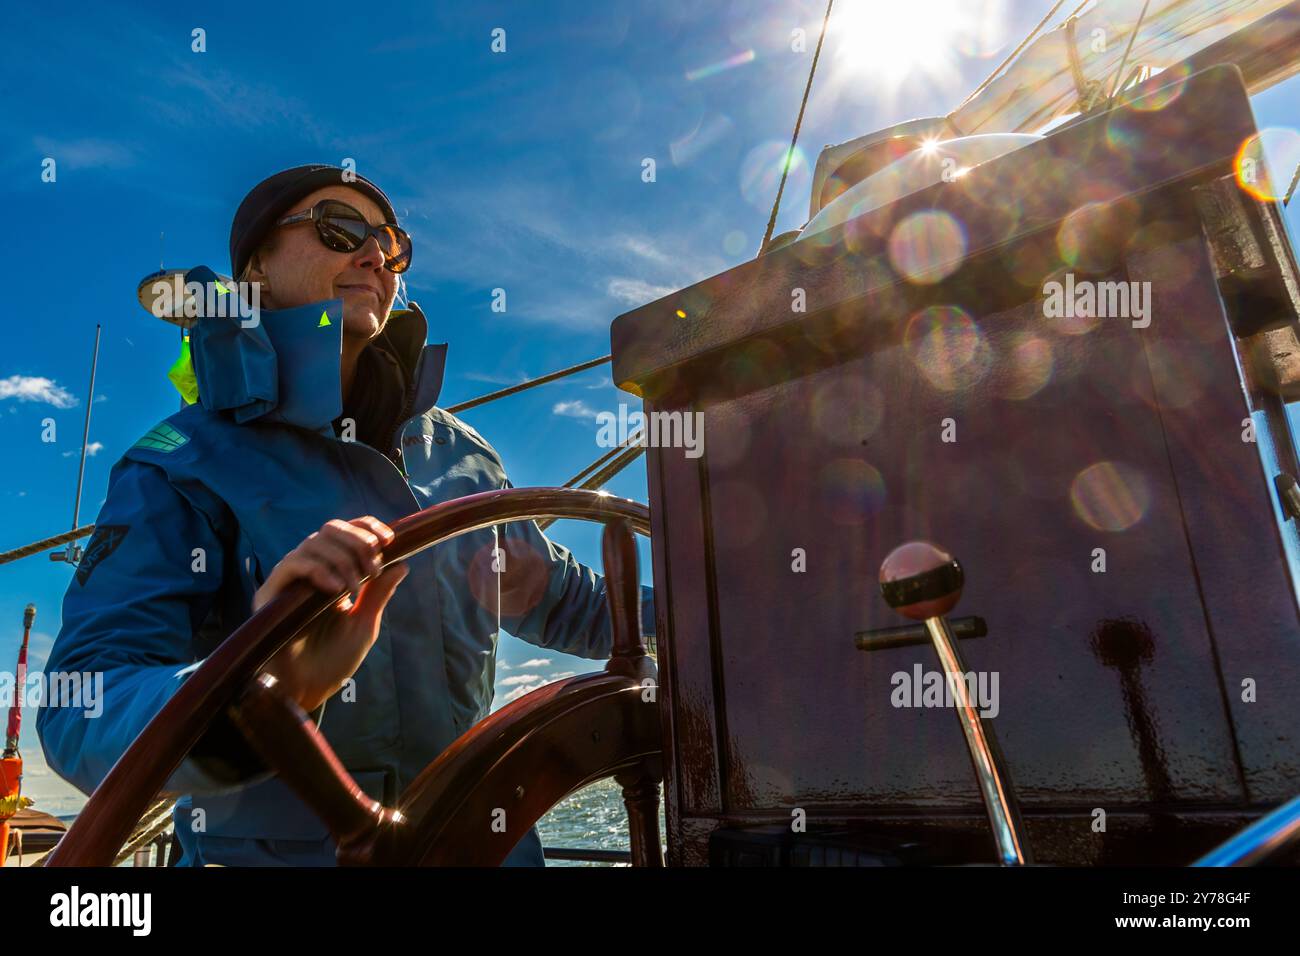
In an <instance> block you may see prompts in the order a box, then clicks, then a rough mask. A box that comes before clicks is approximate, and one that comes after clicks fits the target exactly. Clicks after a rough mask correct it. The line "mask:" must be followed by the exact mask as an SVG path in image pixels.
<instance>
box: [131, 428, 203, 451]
mask: <svg viewBox="0 0 1300 956" xmlns="http://www.w3.org/2000/svg"><path fill="white" fill-rule="evenodd" d="M189 440H190V436H189V435H186V434H185V433H184V432H182V431H181V430H180V429H178V428H176V427H175V426H173V425H168V424H167V423H166V422H159V423H158V424H157V425H155V426H154V427H153V428H151V429H149V431H147V432H145V435H144V437H143V438H141V439H140V440H139V441H138V442H136V443H135V444H134V445H132V446H131V447H132V448H148V449H149V450H151V451H162V452H168V451H175V450H176V449H177V448H180V447H181V445H184V444H185V443H186V442H187V441H189Z"/></svg>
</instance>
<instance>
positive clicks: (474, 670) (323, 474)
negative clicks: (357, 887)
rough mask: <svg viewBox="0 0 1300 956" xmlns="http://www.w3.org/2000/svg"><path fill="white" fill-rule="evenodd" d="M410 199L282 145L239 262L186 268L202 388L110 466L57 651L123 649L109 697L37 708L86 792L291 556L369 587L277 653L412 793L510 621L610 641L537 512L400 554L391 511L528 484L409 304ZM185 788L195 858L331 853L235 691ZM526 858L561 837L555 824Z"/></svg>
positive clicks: (560, 641)
mask: <svg viewBox="0 0 1300 956" xmlns="http://www.w3.org/2000/svg"><path fill="white" fill-rule="evenodd" d="M396 220H397V215H396V213H395V212H394V210H393V207H392V204H391V203H390V202H389V200H388V198H387V197H386V196H385V195H384V193H383V192H382V191H381V190H380V189H379V188H378V187H377V186H375V185H374V184H373V183H371V182H369V181H368V180H366V179H365V178H363V177H361V176H358V175H356V174H355V173H353V172H351V171H345V170H343V169H340V168H338V167H333V166H323V165H318V166H302V167H297V168H294V169H289V170H285V171H283V172H280V173H277V174H276V175H274V176H271V177H270V178H269V179H266V180H264V181H263V182H261V183H260V184H258V185H257V186H256V187H254V188H253V190H252V191H251V192H250V193H249V194H248V195H247V197H245V199H244V201H243V202H242V203H241V205H240V206H239V209H238V211H237V212H236V214H235V218H234V223H233V226H232V228H231V233H230V257H231V266H232V269H231V275H233V276H236V277H237V278H238V280H239V281H238V284H237V285H236V287H235V288H234V289H227V288H226V287H225V285H224V284H223V283H221V282H219V281H218V280H217V277H216V276H215V275H214V274H213V273H211V272H209V271H208V270H205V269H204V270H195V271H194V272H192V273H191V274H190V275H189V276H188V278H189V279H191V280H193V281H198V282H200V283H202V284H203V289H202V290H201V291H203V292H206V293H207V294H206V295H199V296H196V297H195V299H196V301H198V302H199V303H200V305H199V306H198V307H199V309H200V312H201V315H200V317H199V318H198V321H197V322H196V323H195V324H194V326H193V328H192V331H191V335H190V337H189V348H188V357H189V360H188V362H187V361H186V360H185V354H184V353H183V356H182V361H181V362H180V363H178V366H177V367H176V368H175V369H173V372H172V378H173V381H174V382H176V384H177V386H178V388H179V389H180V390H181V391H182V394H183V395H184V396H185V397H186V399H187V404H186V405H185V406H184V407H183V408H182V410H181V411H179V412H177V413H176V414H174V415H171V416H170V417H168V418H167V419H165V420H163V421H161V422H159V423H158V424H157V425H155V426H154V427H153V428H152V429H150V430H149V432H148V433H147V434H146V435H144V437H142V438H141V439H140V440H139V441H138V442H136V444H135V445H134V446H132V447H131V448H130V449H129V450H128V451H127V453H126V454H125V455H124V456H123V457H122V459H121V460H120V461H118V462H117V464H116V465H115V466H114V468H113V471H112V474H111V477H110V481H109V490H108V496H107V498H106V500H105V502H104V504H103V507H102V508H101V510H100V512H99V515H98V518H97V519H96V522H95V525H96V529H95V534H94V536H93V537H92V539H91V541H90V542H89V544H88V545H87V548H86V553H85V559H84V560H83V561H82V562H81V565H80V567H79V568H78V570H77V573H76V576H75V578H74V580H73V582H72V583H71V584H70V585H69V588H68V591H67V594H66V596H65V598H64V604H63V624H62V629H61V630H60V632H59V635H58V638H57V640H56V641H55V644H54V648H53V650H52V652H51V654H50V657H49V662H48V666H47V670H48V671H49V672H50V673H51V674H58V673H68V674H92V675H100V674H102V687H103V691H102V695H101V699H99V700H97V701H95V702H93V704H94V712H93V714H92V712H91V711H88V710H87V709H86V708H80V709H74V708H71V707H57V706H47V707H42V708H41V710H40V713H39V716H38V719H37V728H38V732H39V734H40V738H41V742H42V745H43V747H44V749H45V753H46V756H47V758H48V760H49V762H50V765H51V766H52V767H53V768H54V769H55V770H56V771H57V772H58V773H60V774H61V775H63V776H64V777H65V778H67V779H68V780H70V781H72V782H73V783H74V784H75V785H76V786H78V787H79V788H80V789H82V790H84V791H86V792H87V793H89V792H91V791H92V790H94V789H95V787H96V786H97V785H98V784H99V782H100V781H101V780H102V779H103V778H104V777H105V775H106V774H107V773H108V771H109V769H110V768H111V767H112V766H113V764H114V763H115V762H116V761H117V759H118V758H119V757H120V756H121V755H122V754H123V752H124V751H125V750H126V749H127V747H128V746H129V745H130V744H131V742H132V741H133V740H134V739H135V738H136V736H137V735H138V734H139V733H140V731H141V730H142V728H144V727H145V726H146V725H147V724H148V723H149V721H150V720H151V719H152V718H153V717H154V716H155V715H156V714H157V713H158V712H159V710H160V709H161V708H162V707H163V705H164V704H165V703H166V702H167V701H168V700H169V699H170V698H171V697H172V696H173V695H174V694H175V693H176V691H177V689H178V688H179V687H180V686H181V685H182V684H183V683H184V681H185V680H186V679H187V677H188V676H189V675H191V674H192V673H194V671H195V669H196V668H197V667H198V666H199V665H200V664H201V662H202V661H203V659H204V658H205V657H206V656H207V655H208V654H210V653H211V652H212V651H213V650H214V649H215V648H216V647H217V646H218V645H219V644H220V643H221V641H222V640H223V639H224V638H225V637H227V636H228V635H229V634H230V633H231V632H232V631H234V630H235V628H237V627H238V626H239V625H240V624H242V623H243V622H244V621H245V620H246V619H247V618H248V616H249V614H250V612H252V611H255V610H257V609H258V608H260V607H262V606H263V605H265V604H266V603H267V602H268V601H270V600H271V599H272V598H273V597H275V596H276V595H277V594H280V593H282V592H283V591H284V589H285V588H286V587H287V586H289V585H290V584H291V583H293V582H298V581H306V582H309V583H310V584H311V585H313V586H314V587H316V588H318V589H319V590H321V591H324V592H327V593H330V594H335V593H338V592H339V590H340V589H341V588H345V587H346V588H347V589H348V591H349V593H351V592H353V591H355V592H356V593H355V596H354V597H344V598H343V599H342V600H340V601H339V602H338V603H337V604H336V605H335V606H334V607H333V608H332V609H331V610H330V611H329V612H328V613H327V614H326V615H324V616H323V617H322V618H320V619H318V621H317V622H316V623H315V624H313V626H312V627H311V629H310V630H309V632H307V633H305V634H304V635H302V636H301V637H300V638H299V639H297V640H295V641H293V642H291V643H290V644H289V645H288V646H286V647H284V648H283V650H281V651H279V652H278V653H277V654H276V655H275V656H274V657H273V658H272V659H271V661H270V662H269V664H268V665H267V667H266V669H265V670H266V672H267V673H269V674H271V675H272V676H274V677H275V678H276V680H277V681H278V686H279V688H280V689H281V690H282V691H283V692H284V693H285V694H287V696H288V697H289V698H290V699H292V700H293V701H295V702H296V703H297V704H298V705H300V706H301V707H302V708H303V709H304V710H306V711H308V712H310V713H311V715H312V717H313V718H314V719H315V720H316V722H317V723H318V726H319V728H320V731H321V732H322V733H323V735H324V736H325V738H326V739H327V740H328V741H329V743H330V744H331V745H332V747H333V750H334V751H335V753H337V755H338V758H339V760H340V761H341V762H342V764H343V766H344V767H345V768H346V769H347V770H348V771H350V773H351V775H352V777H353V778H354V779H355V780H356V781H357V783H358V785H360V786H361V787H362V788H363V789H364V790H365V792H366V794H367V795H368V796H369V797H371V798H373V799H375V800H378V801H381V802H384V803H387V804H388V805H390V806H391V805H392V803H393V801H394V800H395V798H396V796H397V795H398V794H400V793H401V792H402V791H403V790H405V789H406V787H407V785H408V784H409V783H410V782H411V780H412V779H413V778H414V777H415V776H416V775H417V774H419V772H420V771H421V770H422V769H423V768H424V767H425V766H426V765H427V764H429V763H430V761H432V760H433V759H434V758H435V757H437V756H438V755H439V754H440V753H441V752H443V751H444V750H445V749H446V748H447V747H448V746H449V745H450V744H451V743H452V742H453V741H454V740H456V738H457V737H459V736H460V735H461V734H462V733H464V732H465V731H466V730H467V729H469V728H470V727H471V726H472V725H473V724H475V723H476V722H477V721H479V720H481V719H482V718H484V717H485V716H486V715H487V713H488V710H489V707H490V704H491V701H492V689H493V676H494V668H495V656H496V646H497V637H498V633H499V628H500V627H504V628H506V629H507V630H509V631H510V632H511V633H513V634H516V635H518V636H519V637H522V638H523V639H525V640H527V641H530V642H532V643H534V644H537V645H539V646H543V647H546V648H548V649H550V650H558V651H564V652H566V653H570V654H576V655H578V656H581V657H587V658H596V659H602V658H607V657H609V656H610V651H611V640H612V638H611V623H610V612H609V608H608V604H607V601H606V588H605V581H604V579H603V578H602V577H601V576H600V575H598V574H597V573H595V572H594V571H592V570H591V569H589V568H587V567H585V566H583V565H581V564H579V563H578V562H577V561H576V560H574V558H573V557H572V556H571V555H570V553H569V552H568V551H567V550H566V549H565V548H563V547H560V546H559V545H557V544H554V543H553V542H551V541H549V540H548V539H547V538H546V537H545V536H544V535H543V534H542V533H541V531H540V530H539V529H538V528H537V526H536V524H535V523H534V522H532V521H522V522H515V523H511V524H503V525H502V526H501V527H500V529H499V534H498V533H497V531H496V530H495V529H491V528H488V529H481V530H478V531H474V532H471V533H469V534H465V535H462V536H460V537H458V538H455V539H453V540H450V541H447V542H445V543H443V544H439V545H436V546H434V547H432V548H429V549H427V550H425V551H422V552H420V553H418V554H415V555H413V556H411V557H410V558H408V559H407V560H406V561H404V562H401V563H398V564H391V565H389V566H387V567H383V563H382V560H381V555H382V553H383V550H384V548H385V546H386V545H388V544H390V543H391V542H392V539H393V531H392V529H391V527H390V524H391V523H392V522H394V521H396V520H397V519H399V518H401V517H404V516H406V515H410V514H413V513H415V512H417V511H420V510H422V509H424V508H426V507H428V506H430V505H433V504H437V503H439V502H444V501H449V500H452V499H456V498H462V497H465V496H467V495H471V494H475V493H478V492H484V491H495V490H498V489H501V488H508V487H510V482H509V481H508V479H507V478H506V475H505V471H504V468H503V465H502V462H501V458H500V456H498V454H497V453H496V451H495V450H494V449H493V448H492V446H491V445H489V444H488V443H487V442H486V441H485V440H484V439H483V438H482V436H480V435H479V434H478V432H476V431H475V430H474V429H473V428H471V427H470V426H468V425H467V424H465V423H464V422H462V421H460V420H459V419H457V418H456V417H455V416H453V415H450V414H448V413H447V412H445V411H443V410H441V409H439V408H438V407H437V406H436V401H437V398H438V393H439V391H440V388H441V385H442V379H443V365H444V360H445V357H446V346H445V345H427V344H425V339H426V337H427V333H428V329H427V325H426V320H425V317H424V315H423V313H422V312H421V311H420V309H419V307H418V306H417V305H416V304H415V303H410V304H409V305H408V306H406V307H405V308H401V309H397V310H394V302H395V299H396V295H397V287H398V282H399V280H398V277H399V275H400V274H401V273H403V272H405V271H406V270H407V269H408V268H409V267H410V264H411V239H410V236H409V235H408V234H407V233H406V232H405V230H403V229H402V227H401V226H400V225H398V224H397V221H396ZM381 568H382V572H381V573H379V574H378V575H377V576H375V577H373V579H371V580H368V581H366V582H365V583H364V584H362V585H361V586H360V587H358V584H359V582H361V581H362V580H363V579H364V578H366V577H368V576H369V575H371V573H372V572H375V571H379V570H380V569H381ZM408 579H409V580H408ZM648 598H649V589H644V593H643V606H642V626H643V629H644V631H645V632H646V633H650V632H651V631H652V630H653V621H654V610H653V607H652V604H651V601H650V600H649V599H648ZM164 790H166V791H168V792H173V793H181V794H186V796H184V797H182V798H181V799H180V800H179V801H178V802H177V807H176V816H175V822H176V832H177V835H178V838H179V841H180V845H181V847H182V849H183V856H182V858H181V861H180V863H181V865H193V866H200V865H203V864H207V863H219V864H228V865H241V864H242V865H274V864H294V865H332V864H333V863H334V862H335V844H334V842H333V839H332V837H331V836H330V835H329V833H328V832H327V830H326V826H325V824H324V823H323V822H322V821H321V820H320V819H319V818H318V817H317V815H316V814H314V813H313V812H312V810H310V809H308V807H307V806H306V805H305V804H304V803H303V802H302V801H301V800H299V799H298V798H297V797H296V796H295V794H294V793H293V792H292V791H291V790H290V789H289V788H288V787H287V785H286V784H285V783H284V782H283V781H282V780H281V779H280V778H279V777H278V776H275V775H273V774H272V773H271V772H270V770H269V769H268V768H267V766H266V764H264V763H263V762H262V760H261V759H260V758H259V757H258V756H257V754H256V753H254V751H253V750H252V749H251V748H250V747H249V745H248V744H247V742H246V741H245V739H244V738H243V736H242V735H241V733H240V732H239V730H238V729H236V727H235V726H234V725H233V723H232V722H231V721H230V719H229V718H228V717H227V716H224V715H223V716H222V717H221V718H219V719H218V720H217V721H216V722H215V723H214V724H213V725H212V726H211V727H210V728H209V729H208V730H207V731H206V733H205V734H204V735H203V737H202V738H201V739H200V740H199V743H198V744H197V745H196V746H195V747H194V748H193V750H192V751H191V752H190V753H189V756H188V757H187V758H186V759H185V760H184V761H183V763H182V764H181V765H180V767H179V768H178V769H177V771H176V772H175V773H174V774H173V775H172V777H171V778H170V779H169V780H168V781H167V782H166V784H165V786H164ZM485 825H486V824H485ZM506 862H507V864H516V865H527V864H534V865H540V864H541V863H542V853H541V844H540V841H539V839H538V838H537V835H536V831H535V830H534V831H529V832H528V834H527V835H526V836H525V837H524V839H523V840H521V841H520V842H519V844H518V845H517V846H515V849H514V850H513V852H511V854H510V855H509V857H508V859H507V861H506Z"/></svg>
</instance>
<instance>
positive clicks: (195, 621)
mask: <svg viewBox="0 0 1300 956" xmlns="http://www.w3.org/2000/svg"><path fill="white" fill-rule="evenodd" d="M95 525H96V527H95V533H94V535H93V536H92V538H91V540H90V543H89V544H88V545H87V547H86V552H85V557H84V559H83V560H82V562H81V564H80V566H79V567H78V569H77V571H76V573H75V575H74V577H73V580H72V581H71V583H70V584H69V585H68V590H67V592H66V593H65V595H64V598H63V616H62V625H61V627H60V630H59V634H58V636H57V638H56V639H55V642H54V646H53V649H52V650H51V652H50V657H49V660H48V662H47V664H46V672H47V677H48V676H49V675H55V676H56V677H58V676H60V675H62V676H63V679H64V681H65V682H66V681H67V680H68V676H67V675H80V677H79V681H80V683H81V685H82V686H83V687H91V688H94V689H95V691H96V693H95V694H93V697H94V700H93V701H91V696H92V695H90V694H86V695H83V696H84V698H85V699H84V700H83V701H82V703H83V704H84V703H87V702H90V704H91V705H90V706H81V707H69V706H66V703H67V701H66V700H63V701H60V700H48V701H45V702H43V705H42V706H41V708H40V710H39V711H38V713H37V717H36V728H37V733H38V735H39V737H40V740H41V746H42V748H43V750H44V752H45V757H46V760H47V761H48V762H49V764H50V766H51V767H52V768H53V769H54V770H55V771H56V772H57V773H59V774H60V775H61V776H63V777H64V778H66V779H68V780H69V781H71V782H72V783H73V784H75V785H76V786H77V787H78V788H80V789H81V790H83V791H85V792H86V793H90V792H91V791H93V790H94V789H95V787H97V786H98V785H99V783H100V781H102V780H103V779H104V777H105V775H107V773H108V771H109V770H110V769H111V768H112V766H113V764H114V763H115V762H116V761H117V759H118V758H119V757H121V756H122V754H123V753H124V752H125V751H126V749H127V748H128V747H129V746H130V744H131V742H132V741H133V740H135V738H136V736H137V735H139V733H140V732H141V731H142V730H143V729H144V727H145V726H146V725H147V724H148V723H149V721H150V720H151V719H153V717H154V716H155V715H156V714H157V713H158V711H159V710H160V709H161V708H162V706H163V705H164V704H165V703H166V702H167V701H168V700H169V699H170V698H171V696H172V695H173V694H174V693H175V692H176V690H177V688H179V687H180V686H181V684H182V683H183V682H184V680H185V679H186V677H187V676H188V675H189V674H191V673H192V672H193V671H194V670H195V669H196V668H197V666H198V664H199V663H201V662H199V661H196V659H195V658H196V655H195V653H194V649H195V635H196V633H197V632H198V631H199V629H200V627H201V625H202V624H203V622H204V621H205V619H206V618H207V617H208V615H209V613H210V612H211V611H212V609H213V607H214V604H215V603H216V602H217V601H218V598H219V595H220V592H221V589H222V584H223V577H224V576H225V571H224V569H225V566H226V560H227V558H228V555H227V554H226V553H225V550H224V548H223V543H222V537H221V535H219V534H218V533H217V531H216V530H215V528H214V524H213V520H212V516H211V515H209V514H207V513H206V512H205V511H204V510H203V509H202V508H200V507H197V506H196V505H195V504H194V503H193V502H192V501H191V499H190V498H189V497H187V496H186V495H183V494H182V493H181V492H180V491H179V490H178V489H177V488H176V487H175V486H173V485H172V483H171V482H170V481H169V480H168V478H167V476H166V474H165V473H164V472H163V470H162V469H161V468H159V467H157V466H155V465H151V464H147V463H143V462H139V461H134V460H131V459H126V458H124V459H122V460H121V461H119V462H118V463H117V464H116V465H114V467H113V471H112V474H111V475H110V477H109V489H108V496H107V498H106V499H105V501H104V505H103V507H102V508H101V510H100V513H99V516H98V518H97V519H96V522H95ZM197 548H202V549H203V551H204V552H205V554H204V555H203V557H204V559H205V563H206V567H204V566H202V565H200V564H199V561H198V555H197V554H196V552H195V549H197ZM196 568H197V570H196ZM47 686H54V685H53V682H51V681H47ZM267 775H268V772H267V770H266V768H265V766H264V765H263V764H262V762H261V761H260V760H259V759H258V758H257V757H256V756H255V755H254V753H253V752H252V750H251V748H249V747H248V746H247V744H246V743H244V741H243V739H242V737H240V736H239V733H238V731H237V730H236V728H235V727H234V725H233V723H231V722H230V721H229V720H228V719H227V718H226V717H225V716H224V714H223V716H222V717H220V718H219V719H218V720H217V721H216V722H214V723H213V725H212V726H211V727H210V729H209V730H208V731H207V732H206V733H205V735H204V737H203V738H201V739H200V741H199V743H198V744H197V745H196V746H195V748H194V750H193V751H192V753H191V755H190V756H189V757H187V758H186V759H185V761H184V762H183V763H182V765H181V766H180V767H179V768H178V769H177V770H176V772H175V773H174V774H173V775H172V776H171V777H170V778H169V779H168V781H167V782H166V784H164V787H163V789H164V791H167V792H171V793H214V792H220V791H222V790H226V789H230V788H232V787H236V786H240V785H244V784H247V783H251V782H255V780H256V779H264V778H265V776H267Z"/></svg>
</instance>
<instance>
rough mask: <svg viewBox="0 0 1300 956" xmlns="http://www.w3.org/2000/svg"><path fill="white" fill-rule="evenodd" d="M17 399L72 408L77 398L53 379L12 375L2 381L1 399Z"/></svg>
mask: <svg viewBox="0 0 1300 956" xmlns="http://www.w3.org/2000/svg"><path fill="white" fill-rule="evenodd" d="M4 398H16V399H18V401H20V402H44V403H46V404H47V405H53V406H54V407H55V408H71V407H72V406H74V405H76V404H77V397H76V396H75V395H73V394H72V393H71V392H69V391H68V390H67V389H66V388H64V387H63V386H61V385H56V384H55V382H54V380H53V379H48V378H42V377H40V376H39V375H10V376H9V377H8V378H3V379H0V399H4Z"/></svg>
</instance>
